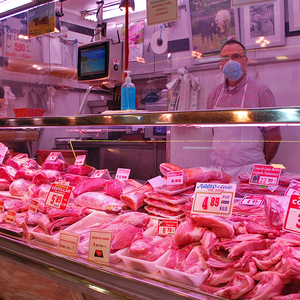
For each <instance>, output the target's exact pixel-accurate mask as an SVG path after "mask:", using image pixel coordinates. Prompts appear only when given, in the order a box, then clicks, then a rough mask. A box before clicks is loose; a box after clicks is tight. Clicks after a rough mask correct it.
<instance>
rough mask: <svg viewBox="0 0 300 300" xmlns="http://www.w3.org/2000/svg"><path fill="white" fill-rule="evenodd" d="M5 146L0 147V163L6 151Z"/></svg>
mask: <svg viewBox="0 0 300 300" xmlns="http://www.w3.org/2000/svg"><path fill="white" fill-rule="evenodd" d="M7 149H8V148H7V147H5V148H0V164H2V163H3V160H4V158H5V155H6V152H7Z"/></svg>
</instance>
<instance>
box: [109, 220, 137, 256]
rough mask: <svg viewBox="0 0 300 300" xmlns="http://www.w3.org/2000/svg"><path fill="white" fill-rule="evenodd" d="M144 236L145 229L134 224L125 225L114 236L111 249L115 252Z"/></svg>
mask: <svg viewBox="0 0 300 300" xmlns="http://www.w3.org/2000/svg"><path fill="white" fill-rule="evenodd" d="M142 238H143V229H142V228H140V227H135V226H133V225H127V226H125V227H123V228H122V229H121V230H120V231H119V232H118V233H117V234H116V235H115V237H114V239H113V240H112V242H111V247H110V250H111V252H115V251H117V250H120V249H123V248H126V247H129V246H130V245H131V244H132V242H134V241H135V240H136V239H142Z"/></svg>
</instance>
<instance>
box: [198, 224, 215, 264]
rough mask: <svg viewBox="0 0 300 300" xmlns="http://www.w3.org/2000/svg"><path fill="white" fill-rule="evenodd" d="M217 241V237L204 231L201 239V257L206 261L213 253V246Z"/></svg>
mask: <svg viewBox="0 0 300 300" xmlns="http://www.w3.org/2000/svg"><path fill="white" fill-rule="evenodd" d="M217 241H218V237H217V236H216V235H215V234H214V233H213V232H212V231H210V230H208V229H207V230H205V231H204V234H203V237H202V239H201V244H202V249H203V256H204V258H205V259H206V260H207V259H208V258H209V257H210V256H211V255H212V253H213V252H214V244H215V243H216V242H217Z"/></svg>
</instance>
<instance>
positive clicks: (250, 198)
mask: <svg viewBox="0 0 300 300" xmlns="http://www.w3.org/2000/svg"><path fill="white" fill-rule="evenodd" d="M265 199H266V197H265V195H245V197H244V198H243V199H242V201H241V204H246V205H252V206H259V205H262V204H263V203H264V201H265Z"/></svg>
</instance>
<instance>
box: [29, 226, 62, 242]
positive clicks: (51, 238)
mask: <svg viewBox="0 0 300 300" xmlns="http://www.w3.org/2000/svg"><path fill="white" fill-rule="evenodd" d="M28 231H29V233H30V234H32V235H33V236H34V238H35V239H36V240H37V241H39V242H41V243H45V244H47V245H50V246H57V245H58V240H59V232H58V233H56V234H53V235H48V234H45V233H42V232H40V229H39V226H36V227H33V228H32V229H29V230H28Z"/></svg>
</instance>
